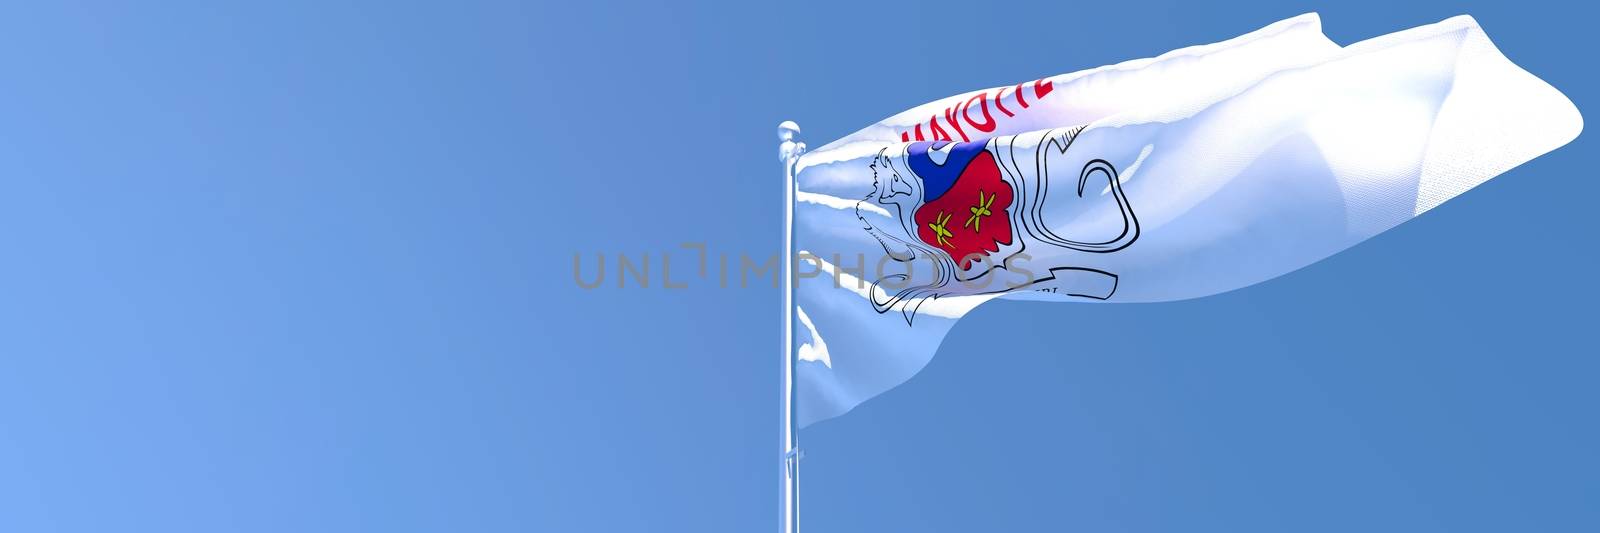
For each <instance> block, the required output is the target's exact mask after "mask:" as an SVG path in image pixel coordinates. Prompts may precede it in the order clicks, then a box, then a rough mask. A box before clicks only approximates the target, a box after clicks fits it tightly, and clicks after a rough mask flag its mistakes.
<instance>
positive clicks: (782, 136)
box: [778, 120, 806, 163]
mask: <svg viewBox="0 0 1600 533" xmlns="http://www.w3.org/2000/svg"><path fill="white" fill-rule="evenodd" d="M778 140H779V141H783V142H782V143H781V144H779V145H778V159H779V160H780V161H783V162H784V163H792V162H793V160H794V158H796V157H800V154H803V153H805V151H806V143H803V142H800V125H799V124H795V123H794V121H793V120H785V121H783V123H781V124H778Z"/></svg>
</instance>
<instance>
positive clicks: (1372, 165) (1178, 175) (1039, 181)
mask: <svg viewBox="0 0 1600 533" xmlns="http://www.w3.org/2000/svg"><path fill="white" fill-rule="evenodd" d="M1023 102H1027V104H1028V105H1027V107H1023V106H1022V103H1023ZM1001 106H1004V108H1003V109H1002V107H1001ZM980 126H981V127H980ZM1581 129H1582V117H1581V116H1580V115H1579V113H1578V111H1577V109H1576V107H1574V106H1573V105H1572V103H1571V102H1570V101H1569V100H1568V99H1567V98H1566V97H1565V96H1563V95H1562V94H1561V93H1560V92H1558V91H1557V90H1555V89H1554V88H1553V87H1551V86H1549V85H1548V84H1546V83H1544V82H1543V81H1542V80H1539V79H1538V78H1537V77H1534V76H1533V75H1531V74H1529V73H1528V72H1526V71H1524V70H1522V69H1521V68H1519V67H1517V66H1516V65H1515V64H1513V63H1511V62H1510V61H1509V60H1508V59H1506V58H1505V57H1504V55H1502V54H1501V53H1500V51H1499V50H1498V49H1497V48H1496V47H1495V46H1494V44H1493V43H1492V42H1490V41H1489V39H1488V37H1487V36H1486V35H1485V34H1484V32H1483V31H1482V29H1481V28H1479V26H1478V24H1477V23H1476V21H1474V20H1473V19H1472V18H1471V17H1468V16H1459V17H1454V18H1451V19H1447V20H1445V21H1442V22H1439V23H1436V24H1431V25H1427V26H1421V27H1418V28H1413V29H1410V30H1405V31H1401V32H1397V33H1393V34H1389V35H1385V36H1381V37H1377V38H1373V39H1369V40H1367V41H1363V42H1360V43H1356V44H1353V45H1350V46H1348V47H1343V48H1340V47H1338V46H1337V45H1336V44H1334V43H1332V42H1331V41H1328V40H1327V39H1326V37H1324V36H1322V34H1321V28H1320V21H1319V20H1318V18H1317V17H1316V15H1315V14H1309V15H1302V16H1300V17H1295V18H1292V19H1288V20H1285V21H1282V22H1278V23H1275V24H1273V25H1270V26H1268V27H1266V28H1263V29H1261V30H1258V31H1256V32H1252V33H1250V34H1246V35H1244V36H1241V37H1238V38H1235V39H1231V40H1229V41H1224V42H1221V43H1217V44H1212V45H1205V46H1197V47H1190V48H1185V49H1181V50H1177V51H1174V52H1170V53H1168V54H1164V55H1162V56H1159V57H1156V58H1151V59H1144V60H1137V61H1130V62H1126V63H1121V64H1118V65H1114V66H1110V67H1101V68H1097V69H1091V70H1087V71H1083V72H1078V73H1073V74H1066V75H1061V76H1055V77H1052V78H1046V79H1043V80H1039V81H1036V82H1028V83H1023V84H1019V85H1015V86H1009V87H999V88H995V89H988V90H984V91H974V92H971V93H966V94H963V95H957V96H954V97H950V98H946V99H943V100H939V101H936V102H932V103H929V104H925V105H923V106H918V107H917V108H913V109H912V110H909V111H906V112H904V113H900V114H897V115H895V116H893V117H890V118H888V119H885V120H884V121H881V122H879V123H877V124H874V125H872V126H869V127H867V128H865V129H863V130H861V131H858V132H856V133H854V134H851V135H849V136H846V137H844V138H842V139H840V140H838V141H835V142H833V143H830V144H828V145H826V146H824V147H822V148H820V149H817V150H816V151H814V152H811V153H808V154H806V155H804V156H802V157H800V159H799V161H798V163H797V165H796V181H797V190H796V198H795V199H796V201H795V205H794V210H795V211H794V213H795V218H794V235H795V247H796V249H797V250H798V254H799V256H800V257H801V261H800V262H799V267H798V269H797V272H796V276H797V281H796V283H797V286H796V289H795V302H796V309H795V310H796V312H797V313H796V315H797V318H798V324H797V326H796V332H797V334H798V336H797V338H796V340H795V341H794V344H793V345H792V346H791V348H792V349H793V353H794V354H796V357H798V358H799V361H798V362H797V364H796V368H795V373H796V377H797V379H796V385H795V386H796V394H797V397H798V417H799V424H800V425H801V426H804V425H809V424H811V423H814V422H816V421H820V420H824V419H827V418H831V417H834V416H838V415H839V414H843V413H844V412H847V411H849V410H850V409H852V408H854V407H855V406H856V405H857V404H859V403H861V402H862V401H864V400H866V399H868V398H870V397H872V396H875V395H877V394H880V393H882V392H884V391H886V390H888V389H889V388H892V387H894V386H895V385H898V384H900V383H902V382H904V381H905V380H907V379H909V378H910V377H911V376H912V375H914V374H915V373H916V372H917V371H919V370H920V369H921V368H922V367H923V366H925V365H926V364H927V362H928V361H929V360H930V359H931V357H932V355H933V353H934V352H935V351H936V350H937V348H938V345H939V343H940V341H941V340H942V339H943V336H944V335H945V333H946V332H947V331H948V330H949V328H950V327H951V326H952V325H953V324H954V322H955V321H956V320H957V319H959V318H960V317H961V316H962V315H964V314H965V313H966V312H968V311H970V310H971V309H972V308H974V307H976V306H977V305H978V304H981V303H983V302H985V301H988V300H990V299H993V298H997V297H1004V298H1010V299H1050V300H1069V301H1084V302H1099V301H1108V302H1159V301H1170V300H1179V299H1186V298H1194V297H1200V296H1206V295H1211V294H1217V293H1220V292H1226V291H1229V290H1233V289H1237V288H1241V287H1245V286H1249V285H1252V284H1255V283H1259V282H1261V281H1265V280H1267V279H1271V278H1273V277H1277V276H1280V275H1283V274H1286V273H1288V272H1291V271H1294V270H1296V269H1298V268H1301V267H1303V266H1306V265H1308V264H1310V263H1313V262H1315V261H1317V260H1320V259H1322V258H1324V257H1327V256H1329V255H1332V254H1334V253H1337V252H1338V251H1340V250H1343V249H1345V248H1348V247H1350V246H1353V245H1355V244H1357V243H1359V242H1360V241H1362V240H1365V239H1367V238H1369V237H1371V236H1373V235H1376V234H1378V233H1381V232H1382V231H1384V230H1387V229H1389V228H1391V227H1393V226H1395V225H1397V224H1399V223H1401V222H1404V221H1406V220H1409V219H1411V218H1413V217H1415V216H1417V215H1420V214H1421V213H1423V212H1425V211H1427V210H1429V209H1432V208H1433V207H1436V206H1438V205H1439V204H1441V203H1442V202H1444V201H1445V200H1448V199H1449V198H1452V197H1454V196H1456V195H1459V194H1461V193H1463V192H1465V191H1466V190H1468V189H1470V188H1472V187H1474V186H1476V185H1478V184H1481V183H1483V182H1484V181H1487V180H1488V179H1490V178H1492V177H1494V176H1495V175H1498V174H1500V173H1502V172H1504V171H1506V170H1509V169H1510V168H1513V167H1515V166H1517V165H1519V164H1521V163H1523V162H1526V161H1528V160H1530V159H1532V158H1534V157H1537V156H1539V155H1541V154H1544V153H1546V152H1549V151H1551V150H1554V149H1556V148H1558V147H1560V146H1562V145H1564V144H1566V143H1567V142H1569V141H1571V140H1572V139H1574V138H1576V136H1577V135H1578V133H1579V132H1580V131H1581Z"/></svg>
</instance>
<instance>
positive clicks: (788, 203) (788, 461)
mask: <svg viewBox="0 0 1600 533" xmlns="http://www.w3.org/2000/svg"><path fill="white" fill-rule="evenodd" d="M799 136H800V125H799V124H795V123H794V121H789V120H785V121H783V123H782V124H778V140H779V141H780V144H779V145H778V157H779V159H781V160H782V161H783V264H782V265H780V266H779V267H778V268H779V269H781V270H782V271H783V351H782V354H783V386H782V387H781V389H780V390H782V391H783V400H782V403H781V404H780V406H781V409H782V410H783V415H782V418H783V445H782V447H781V448H779V453H780V454H781V455H780V456H779V457H780V458H781V462H780V464H781V466H780V474H779V475H780V476H781V480H782V482H783V488H782V495H783V500H782V503H781V504H780V509H781V514H782V520H783V527H782V529H781V531H782V532H783V533H799V531H800V431H799V429H800V428H798V427H796V425H795V417H794V413H795V401H794V362H795V361H794V356H793V352H792V350H793V349H794V194H795V188H796V186H795V179H794V172H795V168H794V167H795V162H796V161H798V160H799V159H800V154H802V153H805V151H806V143H803V142H800V139H799Z"/></svg>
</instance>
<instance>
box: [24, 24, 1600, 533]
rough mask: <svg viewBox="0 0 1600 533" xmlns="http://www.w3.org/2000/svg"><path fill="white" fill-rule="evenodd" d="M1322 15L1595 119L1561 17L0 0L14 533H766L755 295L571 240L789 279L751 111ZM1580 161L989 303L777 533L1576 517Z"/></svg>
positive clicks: (768, 167)
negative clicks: (1481, 57) (633, 276)
mask: <svg viewBox="0 0 1600 533" xmlns="http://www.w3.org/2000/svg"><path fill="white" fill-rule="evenodd" d="M1307 11H1319V12H1320V13H1321V14H1322V17H1323V23H1324V29H1325V32H1326V33H1327V34H1328V35H1329V36H1330V37H1331V38H1333V39H1334V40H1335V41H1337V42H1340V43H1350V42H1354V41H1357V40H1360V39H1365V38H1368V37H1372V36H1376V35H1380V34H1383V33H1388V32H1392V31H1395V30H1399V29H1403V28H1408V27H1412V26H1416V25H1419V24H1425V23H1430V22H1435V21H1438V20H1442V19H1444V18H1447V17H1449V16H1452V15H1456V14H1461V13H1468V14H1471V15H1473V16H1475V17H1477V19H1478V20H1479V22H1480V23H1481V24H1482V25H1483V27H1484V28H1485V29H1486V30H1487V32H1488V34H1489V36H1490V37H1491V38H1492V39H1494V40H1495V42H1496V43H1497V44H1498V45H1499V46H1500V48H1501V49H1502V50H1503V51H1504V52H1505V54H1506V55H1507V56H1508V57H1510V58H1511V59H1512V60H1513V61H1515V62H1517V63H1518V64H1519V65H1521V66H1522V67H1524V68H1525V69H1527V70H1529V71H1531V72H1533V73H1534V74H1536V75H1538V76H1540V77H1541V78H1543V79H1544V80H1546V81H1547V82H1549V83H1551V84H1552V85H1554V86H1555V87H1557V88H1559V89H1561V90H1562V91H1563V92H1564V93H1565V94H1566V95H1567V96H1568V97H1569V98H1571V99H1572V100H1573V101H1574V102H1575V103H1576V104H1577V106H1578V107H1579V109H1580V110H1585V111H1588V110H1589V108H1590V107H1591V104H1592V102H1593V101H1594V99H1595V98H1594V96H1595V94H1596V92H1595V91H1596V87H1595V82H1596V80H1597V76H1596V75H1595V73H1594V70H1593V68H1592V66H1591V64H1592V60H1591V58H1590V56H1591V55H1592V47H1582V45H1579V44H1575V43H1584V42H1587V41H1588V33H1590V28H1589V26H1591V25H1592V21H1593V20H1595V16H1594V12H1593V8H1591V7H1581V6H1572V5H1570V4H1566V3H1554V2H1550V3H1539V2H1519V3H1515V4H1509V5H1506V4H1490V3H1486V2H1483V3H1480V2H1461V3H1442V2H1415V3H1404V4H1399V3H1394V2H1341V3H1339V4H1338V5H1336V6H1334V5H1322V6H1318V5H1314V4H1313V3H1307V2H1289V3H1277V2H1272V3H1269V2H1260V3H1250V2H1229V3H1222V4H1217V3H1206V4H1194V3H1179V2H1171V3H1140V4H1137V5H1129V4H1125V3H1123V4H1118V3H1094V4H1086V3H1032V4H1030V3H1010V4H999V5H984V6H980V5H978V4H973V3H949V4H941V3H926V2H924V3H917V4H901V5H866V4H863V3H860V2H813V3H808V4H805V5H791V6H778V5H767V4H757V5H742V6H727V5H711V4H701V5H641V4H625V5H595V6H589V5H579V4H566V5H551V4H545V3H525V4H517V3H499V2H457V3H448V4H444V3H441V4H436V5H427V4H420V3H406V2H398V3H397V2H383V3H378V2H373V3H367V4H364V5H362V4H344V5H329V4H326V3H320V2H316V3H313V2H283V3H272V4H270V5H256V6H233V7H219V6H215V5H211V4H206V3H198V2H194V3H164V4H161V5H159V6H149V5H146V6H133V5H123V4H114V3H106V4H100V3H92V2H90V3H83V2H73V3H51V4H16V5H9V6H5V7H0V45H3V46H0V68H3V72H5V77H4V79H5V81H4V82H3V83H0V249H3V250H4V251H5V260H4V261H0V530H6V531H105V530H118V531H286V530H288V531H751V530H757V531H759V530H762V529H764V528H775V527H776V525H777V503H778V497H777V492H776V491H777V483H778V481H777V479H776V470H775V466H774V465H773V461H774V460H775V454H776V450H775V448H776V446H777V441H778V439H777V430H778V420H777V416H776V415H777V411H776V401H777V398H778V397H777V392H776V386H777V382H778V364H777V354H776V353H775V351H776V350H777V348H778V344H779V342H778V337H777V335H778V333H779V327H778V326H779V325H780V322H779V319H778V317H779V314H778V313H779V306H778V300H777V296H778V293H777V292H776V291H775V290H756V289H739V288H734V287H730V288H726V289H724V288H718V287H714V286H712V285H710V284H707V283H698V284H691V287H690V288H687V289H682V290H672V289H664V288H661V287H660V286H659V285H653V286H652V287H651V288H649V289H635V288H627V289H618V288H616V287H614V286H607V287H602V288H598V289H594V290H584V289H581V288H579V287H578V286H577V285H576V284H575V283H574V281H573V278H572V270H571V268H572V257H573V254H575V253H583V254H590V255H592V254H596V253H604V254H610V255H613V256H614V255H615V254H629V255H630V256H635V257H636V256H640V255H642V254H645V253H649V254H651V257H652V260H653V262H654V264H653V266H654V267H656V268H659V267H660V258H661V256H662V254H666V253H671V254H673V257H674V261H675V263H674V267H673V268H674V269H675V270H674V271H675V272H679V270H678V269H679V268H683V270H682V272H685V273H688V272H689V268H688V267H681V266H680V265H688V264H692V262H691V261H690V260H689V259H690V258H691V257H693V256H692V252H689V251H686V250H684V249H682V248H680V244H681V243H684V242H703V243H706V246H707V249H708V250H709V251H710V252H711V253H712V254H719V253H727V254H730V255H732V256H734V257H737V254H741V253H747V254H750V255H759V254H769V253H774V252H776V251H777V247H778V241H777V239H776V238H775V237H776V236H778V235H779V232H780V231H781V219H780V217H779V214H780V212H781V211H780V208H781V204H780V202H781V196H780V190H781V188H780V187H781V185H780V183H781V180H780V176H779V174H778V170H779V169H778V166H777V163H776V158H775V154H774V152H775V149H776V146H775V139H774V137H773V128H774V126H775V125H776V124H777V123H778V122H779V121H781V120H784V119H793V120H796V121H799V122H800V123H801V125H802V126H803V127H804V129H805V136H806V139H807V140H808V141H810V142H811V143H812V144H813V145H820V144H822V143H823V142H826V141H827V140H829V139H832V138H835V137H838V136H841V135H843V134H846V133H849V132H850V131H853V130H854V129H856V128H858V127H860V126H862V125H864V124H866V123H869V122H871V121H874V120H877V119H879V118H881V117H883V116H885V115H888V114H890V113H893V112H897V111H899V110H902V109H905V108H907V107H910V106H912V105H915V104H918V103H921V102H925V101H928V100H931V99H934V98H937V97H941V96H945V95H949V94H954V93H957V92H961V91H965V90H970V89H975V88H981V87H988V86H994V85H998V84H1003V83H1012V82H1015V81H1021V80H1031V79H1035V78H1038V77H1040V76H1043V75H1048V74H1054V73H1060V72H1068V71H1072V70H1077V69H1081V68H1087V67H1093V66H1098V65H1102V64H1107V63H1112V62H1116V61H1121V60H1125V59H1130V58H1136V57H1146V56H1152V55H1156V54H1159V53H1161V52H1164V51H1167V50H1170V49H1173V48H1177V47H1181V46H1186V45H1190V44H1198V43H1205V42H1214V41H1218V40H1222V39H1225V38H1228V37H1231V36H1234V35H1238V34H1240V33H1244V32H1247V31H1250V30H1252V29H1255V28H1258V27H1261V26H1263V25H1265V24H1268V23H1270V22H1272V21H1275V20H1279V19H1282V18H1287V17H1289V16H1293V15H1296V14H1299V13H1303V12H1307ZM1002 48H1010V49H1015V50H1024V51H1027V53H996V51H997V50H998V49H1002ZM1588 137H1589V136H1581V137H1580V138H1579V139H1578V140H1576V141H1574V142H1573V143H1572V144H1569V145H1568V146H1566V147H1564V148H1562V149H1560V150H1558V151H1556V152H1554V153H1551V154H1549V155H1546V156H1544V157H1541V158H1539V159H1537V160H1535V161H1532V162H1530V163H1528V164H1526V165H1523V166H1521V167H1518V168H1517V169H1515V170H1512V171H1511V172H1509V173H1507V174H1505V175H1503V176H1501V177H1499V178H1497V179H1495V180H1493V181H1491V182H1489V183H1488V184H1485V185H1484V186H1482V187H1479V188H1478V189H1476V190H1473V191H1471V192H1469V193H1467V194H1465V195H1463V196H1461V197H1459V198H1457V199H1455V200H1452V201H1451V202H1449V203H1448V204H1446V205H1445V206H1443V207H1441V208H1439V209H1436V210H1434V211H1432V212H1429V213H1428V214H1427V215H1426V216H1423V217H1421V218H1419V219H1417V220H1415V221H1412V222H1410V223H1407V224H1405V225H1402V226H1401V227H1399V228H1396V229H1394V230H1391V231H1389V232H1387V233H1385V234H1384V235H1382V236H1380V237H1378V238H1375V239H1373V240H1371V241H1368V242H1366V243H1363V244H1362V245H1360V246H1357V247H1356V248H1354V249H1351V250H1349V251H1347V252H1345V253H1342V254H1340V255H1338V256H1335V257H1333V258H1331V259H1329V260H1326V261H1324V262H1321V263H1319V264H1316V265H1314V266H1312V267H1309V268H1307V269H1304V270H1302V271H1299V272H1296V273H1294V274H1292V275H1290V276H1286V277H1283V278H1280V279H1277V280H1274V281H1271V282H1268V283H1264V284H1261V285H1258V286H1255V287H1252V288H1249V289H1246V290H1242V291H1236V292H1232V293H1228V294H1224V295H1221V296H1217V297H1213V298H1207V299H1202V300H1195V301H1189V302H1180V303H1175V304H1162V305H1139V306H1095V307H1093V308H1092V309H1091V308H1086V307H1078V306H1067V305H1049V304H1043V303H1026V302H1004V303H1000V304H996V305H991V306H985V307H983V308H981V309H980V310H978V311H977V312H976V313H975V314H974V315H972V316H970V317H969V318H968V319H966V320H964V321H963V322H962V323H961V324H960V325H958V326H957V327H956V328H955V330H954V331H953V332H952V333H951V335H950V337H949V338H948V339H947V341H946V343H945V345H944V346H943V348H942V349H941V350H940V353H939V355H938V356H937V357H935V359H934V361H933V363H932V364H931V365H930V366H929V367H928V368H927V369H926V370H924V371H923V372H922V373H921V374H920V375H919V376H917V377H916V378H914V379H913V380H912V381H911V382H909V383H908V384H906V385H905V386H902V387H900V388H898V389H896V390H894V391H891V392H890V393H888V394H886V395H884V396H882V397H880V398H877V399H874V400H872V401H870V402H868V403H867V404H864V405H863V406H861V407H860V408H858V409H856V410H855V411H854V412H852V413H850V414H849V415H847V416H844V417H841V418H839V419H836V420H831V421H827V422H824V423H821V424H818V425H816V426H814V427H812V428H808V429H807V431H806V432H805V433H804V434H803V437H802V439H803V441H804V443H805V447H806V449H807V452H806V460H805V488H804V491H805V492H804V496H803V498H804V510H805V511H804V513H805V523H806V528H807V529H808V530H818V531H885V530H889V531H910V530H928V531H971V530H996V531H1005V530H1052V531H1059V530H1085V531H1229V532H1239V531H1285V530H1291V531H1352V530H1364V531H1406V532H1408V533H1409V532H1417V531H1452V532H1460V531H1507V530H1533V531H1592V530H1595V529H1596V528H1597V526H1600V509H1597V508H1596V506H1595V505H1593V502H1595V501H1596V500H1597V499H1600V461H1597V460H1596V456H1595V454H1594V453H1593V452H1592V450H1594V449H1597V448H1600V432H1597V429H1596V426H1595V424H1593V423H1592V420H1593V418H1594V413H1593V411H1594V408H1595V406H1596V405H1600V396H1597V392H1596V389H1595V387H1593V378H1594V376H1595V375H1597V371H1600V362H1597V361H1596V359H1595V357H1594V355H1593V353H1594V349H1593V348H1592V346H1593V344H1594V339H1593V334H1592V322H1593V320H1592V317H1593V313H1592V312H1591V311H1589V310H1588V309H1589V307H1590V302H1592V301H1594V300H1595V298H1596V297H1597V296H1600V294H1597V292H1600V291H1597V283H1596V281H1595V276H1594V271H1595V269H1594V265H1595V258H1596V252H1595V249H1594V237H1593V236H1594V230H1595V223H1594V221H1593V217H1592V212H1593V210H1592V209H1591V203H1592V202H1593V201H1594V198H1596V197H1597V196H1600V195H1597V194H1596V193H1600V185H1597V184H1596V182H1595V181H1594V180H1593V179H1591V176H1592V175H1593V169H1594V168H1595V165H1596V163H1597V161H1596V160H1595V152H1594V150H1593V149H1592V146H1591V143H1590V141H1589V138H1588ZM1506 242H1517V243H1519V246H1517V247H1514V248H1513V247H1506V246H1504V245H1502V244H1501V243H1506ZM677 261H682V263H681V264H680V263H678V262H677ZM1063 328H1071V329H1072V330H1074V331H1081V332H1084V334H1083V335H1081V336H1077V337H1075V338H1074V340H1073V342H1071V343H1070V344H1066V343H1061V342H1059V341H1056V340H1053V339H1054V338H1055V337H1051V336H1047V335H1042V334H1041V335H1016V334H1012V333H1009V332H1013V331H1018V330H1021V331H1038V332H1049V331H1058V330H1061V329H1063Z"/></svg>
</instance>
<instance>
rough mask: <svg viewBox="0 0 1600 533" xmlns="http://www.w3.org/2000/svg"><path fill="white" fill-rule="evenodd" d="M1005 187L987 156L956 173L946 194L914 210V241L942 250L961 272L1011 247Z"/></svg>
mask: <svg viewBox="0 0 1600 533" xmlns="http://www.w3.org/2000/svg"><path fill="white" fill-rule="evenodd" d="M1011 201H1012V191H1011V184H1009V183H1006V181H1005V180H1004V179H1001V177H1000V167H999V166H998V165H996V164H995V161H994V156H992V155H990V154H989V152H988V151H983V152H982V153H979V154H978V155H977V156H976V157H974V158H973V159H972V161H971V162H970V163H968V164H967V168H965V169H963V170H962V171H961V174H960V176H958V177H957V178H956V181H955V183H954V184H953V185H951V187H950V190H949V191H947V192H945V193H944V194H943V195H940V196H939V197H938V198H935V199H933V200H932V201H929V202H928V203H926V204H923V205H922V207H918V208H917V211H916V213H914V215H913V218H914V219H916V221H917V237H918V238H920V239H922V242H925V243H927V244H928V245H929V246H932V247H934V248H938V249H940V250H944V251H945V252H946V253H948V254H950V257H951V258H953V259H955V260H956V263H957V264H958V265H960V266H961V268H963V269H965V268H967V267H968V266H970V264H971V263H972V259H973V258H976V257H982V256H984V255H987V254H989V253H992V252H998V251H1000V246H1002V245H1009V244H1011V238H1012V236H1011V217H1010V215H1009V211H1008V210H1009V209H1010V208H1011Z"/></svg>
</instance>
